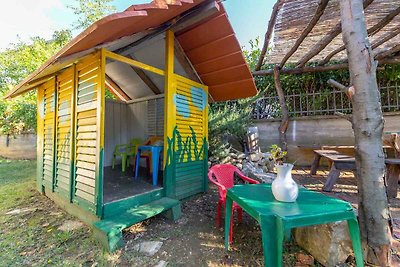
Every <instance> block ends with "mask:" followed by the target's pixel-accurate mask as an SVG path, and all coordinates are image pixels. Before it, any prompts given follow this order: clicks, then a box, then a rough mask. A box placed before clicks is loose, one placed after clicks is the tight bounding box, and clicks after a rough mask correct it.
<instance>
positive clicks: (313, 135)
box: [254, 112, 400, 166]
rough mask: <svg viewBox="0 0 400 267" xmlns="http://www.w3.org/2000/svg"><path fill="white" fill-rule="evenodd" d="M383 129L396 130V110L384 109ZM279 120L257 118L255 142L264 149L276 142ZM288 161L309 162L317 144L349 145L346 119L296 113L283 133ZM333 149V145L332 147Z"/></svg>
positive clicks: (398, 124)
mask: <svg viewBox="0 0 400 267" xmlns="http://www.w3.org/2000/svg"><path fill="white" fill-rule="evenodd" d="M384 117H385V129H384V131H400V112H395V113H386V114H385V115H384ZM279 124H280V121H279V120H274V119H272V120H271V119H268V120H257V121H254V125H255V126H257V127H258V133H259V145H260V147H261V150H262V151H268V150H269V147H270V146H271V145H272V144H279V133H278V128H279ZM286 136H287V140H288V152H289V153H288V156H289V161H290V162H294V161H296V165H298V166H309V165H311V162H312V159H313V152H312V151H313V149H316V148H319V147H321V146H332V145H334V146H353V145H354V133H353V129H352V128H351V124H350V122H348V121H347V120H344V119H342V118H338V117H336V116H315V117H300V118H294V119H291V120H290V123H289V127H288V130H287V133H286ZM335 150H336V148H335ZM337 150H338V151H340V152H342V153H345V154H349V155H353V153H354V150H353V149H352V148H350V149H349V148H338V149H337Z"/></svg>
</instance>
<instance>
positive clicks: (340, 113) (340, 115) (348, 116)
mask: <svg viewBox="0 0 400 267" xmlns="http://www.w3.org/2000/svg"><path fill="white" fill-rule="evenodd" d="M334 114H335V115H336V116H338V117H340V118H342V119H345V120H347V121H349V122H350V123H352V119H353V117H352V116H351V115H348V114H344V113H342V112H335V113H334Z"/></svg>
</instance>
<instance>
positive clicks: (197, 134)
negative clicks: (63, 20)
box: [7, 0, 256, 250]
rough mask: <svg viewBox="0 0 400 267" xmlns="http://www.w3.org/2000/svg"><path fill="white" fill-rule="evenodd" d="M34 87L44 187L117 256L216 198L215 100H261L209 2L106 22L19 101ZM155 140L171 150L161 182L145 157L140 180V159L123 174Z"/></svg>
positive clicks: (51, 63)
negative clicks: (155, 219)
mask: <svg viewBox="0 0 400 267" xmlns="http://www.w3.org/2000/svg"><path fill="white" fill-rule="evenodd" d="M32 89H37V97H38V103H37V109H38V112H37V114H38V116H37V138H38V141H37V164H38V165H37V189H38V190H39V191H40V192H42V193H43V194H45V195H46V196H48V197H49V198H51V199H52V200H53V201H54V202H56V203H57V204H59V205H60V206H61V207H63V208H64V209H66V210H67V211H68V212H69V213H71V214H73V215H75V216H77V217H79V218H80V219H82V220H83V221H85V222H86V223H88V224H89V225H91V226H93V229H94V231H95V234H96V235H98V237H99V238H100V239H101V241H102V242H103V243H104V245H105V246H107V247H108V249H110V250H113V249H115V248H116V247H117V246H118V245H119V242H120V239H121V236H122V234H121V231H122V230H123V229H124V228H126V227H129V226H130V225H133V224H135V223H137V222H139V221H142V220H144V219H147V218H149V217H152V216H154V215H157V214H159V213H164V214H165V215H167V216H169V217H172V218H177V217H179V215H180V201H181V200H183V199H185V198H188V197H190V196H193V195H195V194H198V193H201V192H205V191H206V190H207V181H208V180H207V169H208V165H207V163H208V161H207V153H208V152H207V148H208V143H207V124H208V121H207V118H208V113H207V112H208V111H207V106H208V102H212V101H223V100H231V99H238V98H243V97H248V96H252V95H254V94H255V93H256V88H255V85H254V82H253V78H252V76H251V73H250V71H249V68H248V66H247V65H246V62H245V60H244V57H243V54H242V51H241V48H240V45H239V43H238V41H237V39H236V37H235V35H234V32H233V29H232V27H231V25H230V23H229V20H228V18H227V15H226V13H225V10H224V7H223V5H222V3H220V2H219V1H200V0H185V1H184V0H180V1H179V0H175V1H163V0H159V1H154V2H152V3H150V4H143V5H133V6H131V7H129V8H128V9H127V10H125V11H124V12H120V13H116V14H112V15H109V16H107V17H105V18H103V19H101V20H99V21H97V22H96V23H94V24H93V25H92V26H90V27H89V28H88V29H86V30H85V31H83V32H82V33H81V34H79V35H78V36H77V37H76V38H74V39H73V40H72V41H71V42H69V43H68V44H67V45H66V46H65V47H64V48H63V49H61V51H59V52H58V53H57V54H56V55H54V56H53V57H52V58H50V59H49V60H48V61H47V62H45V63H44V64H43V66H41V67H40V68H39V69H38V70H36V71H35V72H34V73H32V74H31V75H29V76H28V77H27V78H26V79H25V80H24V81H23V82H21V83H20V84H19V85H18V86H16V87H15V88H14V89H13V90H12V91H10V92H9V93H8V95H7V97H15V96H18V95H20V94H22V93H25V92H27V91H29V90H32ZM106 91H109V92H110V93H112V94H113V95H114V96H115V99H114V100H109V99H108V98H106V97H105V95H106ZM151 137H153V138H154V137H157V138H159V139H161V140H162V141H163V142H162V143H159V144H161V146H162V155H161V157H160V165H161V164H162V165H161V167H160V168H159V169H160V170H159V172H158V173H157V175H158V176H157V178H158V179H157V182H156V184H155V185H153V184H152V182H151V179H150V177H148V176H149V175H148V174H147V172H146V169H147V168H145V167H146V166H147V164H145V161H144V159H145V158H143V159H142V160H139V165H140V166H142V167H141V168H139V177H138V178H134V172H133V167H132V166H133V165H134V162H133V161H134V160H133V159H130V165H129V166H128V167H127V169H126V170H125V171H124V172H123V171H122V169H121V166H119V165H118V162H117V165H116V166H115V167H114V169H113V168H112V162H113V155H114V149H115V147H116V146H117V145H119V144H127V143H129V142H130V140H133V139H136V140H138V139H140V140H142V141H143V142H144V141H145V140H147V139H149V138H151ZM117 160H118V158H117ZM153 166H155V165H154V164H153Z"/></svg>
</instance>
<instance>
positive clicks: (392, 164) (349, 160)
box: [310, 150, 400, 198]
mask: <svg viewBox="0 0 400 267" xmlns="http://www.w3.org/2000/svg"><path fill="white" fill-rule="evenodd" d="M314 153H315V158H314V161H313V163H312V165H311V171H310V174H312V175H315V174H316V173H317V169H318V167H319V162H320V160H321V158H322V157H323V158H326V159H328V160H329V162H330V165H331V169H330V171H329V174H328V179H327V180H326V183H325V184H324V187H323V188H322V190H324V191H326V192H330V191H332V188H333V186H334V185H335V183H336V180H337V179H338V178H339V176H340V172H341V171H352V172H354V171H355V170H356V160H355V158H354V157H351V156H348V155H344V154H341V153H339V152H337V151H336V150H314ZM385 164H386V174H385V184H386V192H387V196H388V198H396V196H397V188H398V182H399V180H400V159H392V158H388V159H385Z"/></svg>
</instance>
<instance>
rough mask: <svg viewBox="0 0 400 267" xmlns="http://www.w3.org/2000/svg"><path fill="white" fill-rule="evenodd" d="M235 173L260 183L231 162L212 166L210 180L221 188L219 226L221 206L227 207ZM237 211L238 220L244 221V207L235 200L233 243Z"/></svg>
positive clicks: (244, 179) (219, 213)
mask: <svg viewBox="0 0 400 267" xmlns="http://www.w3.org/2000/svg"><path fill="white" fill-rule="evenodd" d="M235 173H236V174H237V177H239V178H241V179H242V180H243V181H246V182H249V183H250V184H259V182H258V181H256V180H253V179H251V178H249V177H247V176H245V175H244V174H243V173H242V172H241V171H240V170H239V169H238V168H236V167H235V166H233V165H230V164H218V165H214V166H212V167H211V168H210V169H209V171H208V180H210V181H211V182H212V183H213V184H215V185H216V186H218V190H219V200H218V207H217V222H216V223H217V227H220V226H221V207H225V204H226V191H227V189H229V188H232V187H233V185H234V177H235ZM235 210H236V211H237V214H238V221H239V222H241V221H242V216H243V211H242V208H241V207H240V206H239V205H237V204H236V203H235V202H233V208H232V220H231V227H230V233H229V242H230V243H232V225H233V213H234V211H235Z"/></svg>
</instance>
